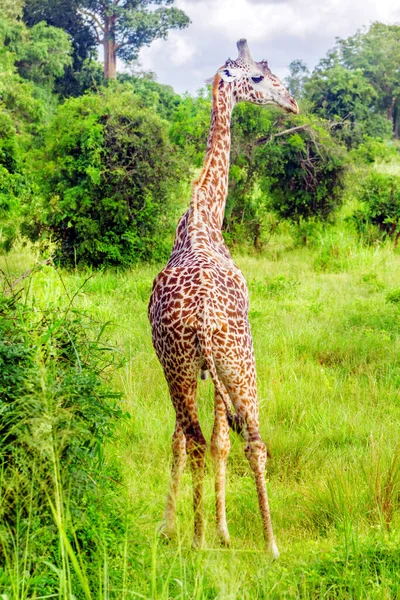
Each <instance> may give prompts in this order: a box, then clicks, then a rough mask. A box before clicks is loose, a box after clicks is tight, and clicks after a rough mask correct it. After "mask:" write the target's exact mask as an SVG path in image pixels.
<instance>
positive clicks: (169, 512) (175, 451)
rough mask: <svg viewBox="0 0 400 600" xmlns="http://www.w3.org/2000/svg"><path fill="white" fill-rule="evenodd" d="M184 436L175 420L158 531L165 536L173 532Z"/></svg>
mask: <svg viewBox="0 0 400 600" xmlns="http://www.w3.org/2000/svg"><path fill="white" fill-rule="evenodd" d="M186 457H187V455H186V438H185V434H184V433H183V429H182V427H181V426H180V424H179V422H178V421H176V425H175V431H174V434H173V436H172V469H171V482H170V485H169V490H168V496H167V502H166V505H165V510H164V520H163V523H162V525H161V527H160V531H161V532H162V534H163V535H165V536H166V537H172V536H173V534H174V532H175V512H176V499H177V497H178V491H179V484H180V480H181V476H182V473H183V471H184V469H185V465H186Z"/></svg>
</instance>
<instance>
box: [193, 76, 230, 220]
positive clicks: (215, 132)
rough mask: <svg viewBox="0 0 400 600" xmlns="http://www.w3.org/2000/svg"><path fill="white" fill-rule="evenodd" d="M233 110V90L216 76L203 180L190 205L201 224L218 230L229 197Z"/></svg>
mask: <svg viewBox="0 0 400 600" xmlns="http://www.w3.org/2000/svg"><path fill="white" fill-rule="evenodd" d="M232 108H233V99H232V94H231V90H230V86H228V85H226V84H225V83H224V82H223V80H222V79H221V78H220V77H219V75H216V77H215V80H214V85H213V107H212V115H211V125H210V133H209V136H208V143H207V152H206V157H205V160H204V164H203V168H202V171H201V174H200V177H199V178H198V179H197V181H196V182H195V183H194V190H193V196H192V200H191V203H190V205H191V209H192V212H194V214H195V215H196V217H195V220H196V221H198V222H199V224H201V222H202V221H203V218H205V219H206V221H207V223H209V224H210V225H211V226H212V227H213V228H215V229H218V230H221V227H222V221H223V218H224V212H225V203H226V197H227V194H228V176H229V154H230V147H231V130H230V126H231V115H232Z"/></svg>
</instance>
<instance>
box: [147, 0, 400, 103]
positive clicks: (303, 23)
mask: <svg viewBox="0 0 400 600" xmlns="http://www.w3.org/2000/svg"><path fill="white" fill-rule="evenodd" d="M175 5H176V6H177V7H179V8H181V9H182V10H184V11H185V12H186V14H187V15H188V16H189V17H190V19H191V21H192V23H191V25H190V26H189V28H188V29H186V30H183V31H173V32H171V33H170V34H169V37H168V40H167V41H164V40H158V41H156V42H154V43H153V44H152V45H151V47H150V48H145V49H143V50H142V51H141V55H140V59H141V62H142V64H143V67H144V68H145V69H149V70H153V71H155V72H156V73H157V74H158V76H159V80H160V81H161V82H163V83H169V84H171V85H173V86H174V87H176V89H177V90H178V91H184V90H185V89H190V90H192V91H194V90H195V89H197V88H198V87H201V85H202V82H203V80H204V79H205V78H207V77H209V76H211V75H212V74H213V73H214V72H215V70H216V68H217V67H218V66H220V65H221V64H222V62H223V61H224V60H225V59H226V58H227V57H228V56H229V55H230V56H232V57H234V56H235V53H236V47H235V42H236V40H237V39H239V38H242V37H246V38H247V39H248V41H249V45H250V48H251V50H252V52H253V56H254V58H256V59H261V58H268V60H269V63H270V66H271V68H272V70H273V71H274V72H276V74H277V75H280V76H282V74H283V73H285V71H286V70H287V65H288V64H289V63H290V62H291V61H292V60H293V59H294V58H303V59H305V60H306V62H308V63H309V66H310V67H313V66H314V65H315V64H316V63H317V62H318V60H319V59H320V58H322V56H323V55H324V54H325V53H326V52H327V50H328V49H329V48H331V47H332V46H333V45H334V43H335V37H337V36H339V37H347V36H349V35H351V34H353V33H354V32H355V31H356V30H357V29H359V28H360V27H362V26H367V27H368V25H369V24H370V23H371V22H372V21H376V20H378V21H383V22H391V23H393V22H396V20H398V21H400V7H399V4H398V0H380V1H379V2H377V1H376V0H352V2H349V0H176V2H175ZM199 74H201V77H200V78H199Z"/></svg>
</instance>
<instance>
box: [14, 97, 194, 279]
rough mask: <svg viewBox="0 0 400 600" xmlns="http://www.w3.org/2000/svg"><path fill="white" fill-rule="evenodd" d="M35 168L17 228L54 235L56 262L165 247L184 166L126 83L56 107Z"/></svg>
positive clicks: (157, 255)
mask: <svg viewBox="0 0 400 600" xmlns="http://www.w3.org/2000/svg"><path fill="white" fill-rule="evenodd" d="M36 169H37V171H38V173H39V176H38V182H39V186H40V189H41V197H40V198H39V199H38V200H37V202H36V204H35V205H33V206H29V207H28V211H29V217H27V218H26V220H25V223H24V226H23V232H24V233H25V234H26V235H28V237H29V238H30V239H31V240H32V241H36V240H46V239H51V240H52V241H54V242H55V243H56V245H57V248H58V251H57V258H58V259H59V260H60V261H61V262H62V263H64V264H69V265H74V264H77V263H79V264H88V265H92V266H94V267H98V266H101V265H105V264H106V265H107V264H108V265H129V264H132V263H134V262H137V261H139V260H148V259H155V260H160V259H162V258H164V257H165V256H166V255H167V254H168V250H169V244H170V243H171V242H172V234H173V230H174V227H175V223H174V225H173V226H172V223H171V221H170V219H171V216H173V215H172V213H173V204H172V203H173V197H174V193H175V192H176V191H177V190H178V185H177V182H179V181H181V180H182V178H183V179H185V169H184V168H183V163H182V161H181V160H179V158H177V155H176V154H175V155H174V152H173V148H172V146H171V144H170V142H169V140H168V132H167V124H166V123H165V122H164V121H163V120H162V119H161V118H160V117H158V116H157V115H156V114H153V112H152V111H151V110H150V109H146V108H142V107H141V106H140V104H139V103H138V101H137V100H136V99H135V97H134V95H133V94H132V90H131V88H130V86H116V87H112V88H110V89H105V90H102V91H101V93H99V94H97V95H95V94H88V95H86V96H83V97H81V98H74V99H71V100H68V101H67V102H66V103H65V104H64V105H63V106H61V107H60V108H59V111H58V114H57V116H56V118H55V119H54V121H53V123H52V124H51V126H50V128H49V130H48V132H47V136H46V141H45V148H44V150H43V151H42V152H41V153H40V154H39V156H38V158H37V161H36ZM168 234H170V238H168Z"/></svg>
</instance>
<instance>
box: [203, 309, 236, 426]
mask: <svg viewBox="0 0 400 600" xmlns="http://www.w3.org/2000/svg"><path fill="white" fill-rule="evenodd" d="M205 317H206V318H205V319H204V321H205V322H204V323H202V324H201V326H200V327H199V328H198V329H197V332H196V333H197V339H198V341H199V345H200V351H201V354H202V356H203V359H204V362H205V364H206V366H207V369H208V371H209V373H210V375H211V379H212V382H213V384H214V387H215V391H216V392H217V393H218V394H219V395H220V396H221V398H222V400H223V402H224V405H225V412H226V418H227V421H228V425H229V427H230V428H231V429H232V431H235V432H236V433H238V434H240V435H243V428H244V423H243V421H242V419H241V418H240V417H239V415H237V414H235V413H234V412H233V411H232V408H231V400H230V397H229V394H228V392H227V390H226V388H225V386H224V384H223V383H222V381H221V380H220V378H219V376H218V373H217V369H216V367H215V362H214V356H213V353H212V348H211V336H212V331H211V328H210V326H209V323H207V315H205ZM201 374H203V371H202V372H201ZM202 378H203V377H202ZM204 379H205V377H204Z"/></svg>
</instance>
